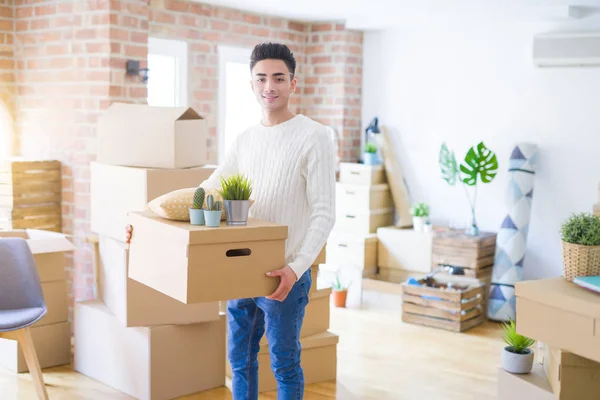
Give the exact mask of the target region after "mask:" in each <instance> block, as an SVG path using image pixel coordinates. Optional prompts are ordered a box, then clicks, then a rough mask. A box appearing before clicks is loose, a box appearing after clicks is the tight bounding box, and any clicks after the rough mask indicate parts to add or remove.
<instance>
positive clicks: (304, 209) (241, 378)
mask: <svg viewBox="0 0 600 400" xmlns="http://www.w3.org/2000/svg"><path fill="white" fill-rule="evenodd" d="M250 72H251V76H252V80H251V82H250V86H251V88H252V90H253V92H254V94H255V96H256V99H257V101H258V102H259V104H260V105H261V107H262V120H261V122H260V123H259V124H257V125H255V126H252V127H250V128H248V129H247V130H246V131H244V132H243V133H241V134H240V135H239V136H238V138H237V139H236V141H235V142H234V143H233V144H232V146H231V149H230V150H229V152H228V154H227V157H226V160H225V162H224V163H222V164H221V165H220V166H219V167H218V168H217V170H215V172H214V173H213V174H212V175H211V177H210V178H209V179H207V180H206V181H204V182H203V183H202V184H201V185H200V186H202V187H203V188H205V189H208V188H215V187H219V184H220V177H226V176H228V175H231V174H234V173H242V174H244V175H246V176H247V177H248V178H250V179H251V180H252V181H253V187H254V191H253V195H252V197H253V199H254V204H253V206H252V207H251V208H250V218H256V219H260V220H264V221H270V222H274V223H278V224H282V225H286V226H288V239H287V241H286V265H284V266H282V268H280V269H277V270H275V271H272V272H269V273H268V274H267V275H268V276H270V277H273V278H274V279H277V278H278V279H279V286H278V288H277V289H276V290H275V292H274V293H272V294H271V295H270V296H267V297H258V298H248V299H239V300H230V301H228V302H227V311H228V312H227V314H228V336H227V340H228V358H229V362H230V364H231V369H232V373H233V376H232V386H233V390H232V391H233V399H234V400H253V399H257V398H258V351H259V348H260V345H259V342H260V339H261V338H262V336H263V334H265V333H266V336H267V341H268V344H269V351H270V355H271V369H272V371H273V373H274V375H275V378H276V379H277V383H278V389H277V391H278V399H282V400H283V399H285V400H287V399H302V398H303V395H304V374H303V371H302V368H301V366H300V354H301V346H300V329H301V328H302V322H303V319H304V310H305V307H306V305H307V304H308V294H309V290H310V287H311V284H312V279H311V274H310V267H311V265H312V264H313V262H314V260H315V259H316V258H317V256H318V254H319V253H320V252H321V250H322V248H323V246H324V245H325V242H326V240H327V238H328V236H329V233H330V232H331V229H332V228H333V225H334V223H335V154H334V150H333V142H332V140H331V139H330V137H329V132H328V131H327V129H326V128H325V127H324V126H323V125H321V124H319V123H317V122H315V121H313V120H311V119H309V118H307V117H305V116H303V115H301V114H297V115H296V114H294V113H292V112H291V111H290V109H289V104H288V103H289V98H290V96H291V95H292V93H294V91H295V89H296V77H295V73H296V60H295V59H294V56H293V54H292V52H291V51H290V50H289V49H288V48H287V46H284V45H281V44H274V43H263V44H259V45H257V46H256V47H255V48H254V50H253V52H252V56H251V59H250ZM130 237H131V228H129V229H128V234H127V239H128V240H129V239H130ZM232 278H233V277H232Z"/></svg>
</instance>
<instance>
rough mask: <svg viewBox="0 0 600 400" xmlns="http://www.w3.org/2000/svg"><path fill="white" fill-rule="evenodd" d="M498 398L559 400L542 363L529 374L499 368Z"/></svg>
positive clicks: (511, 399)
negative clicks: (553, 391) (513, 372)
mask: <svg viewBox="0 0 600 400" xmlns="http://www.w3.org/2000/svg"><path fill="white" fill-rule="evenodd" d="M498 400H558V398H557V397H556V396H555V395H554V394H553V393H552V388H551V387H550V384H549V383H548V379H546V376H545V375H544V370H543V369H542V365H541V364H534V365H533V369H532V370H531V372H530V373H529V374H511V373H510V372H506V371H505V370H504V369H502V368H499V369H498Z"/></svg>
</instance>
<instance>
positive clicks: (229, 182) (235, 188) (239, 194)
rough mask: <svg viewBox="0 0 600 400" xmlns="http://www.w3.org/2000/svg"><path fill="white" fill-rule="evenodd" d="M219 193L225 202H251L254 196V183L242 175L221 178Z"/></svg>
mask: <svg viewBox="0 0 600 400" xmlns="http://www.w3.org/2000/svg"><path fill="white" fill-rule="evenodd" d="M218 192H219V195H220V196H221V197H222V198H223V200H249V199H250V195H251V194H252V181H250V180H249V179H248V178H246V177H245V176H244V175H241V174H234V175H231V176H230V177H228V178H221V189H219V190H218Z"/></svg>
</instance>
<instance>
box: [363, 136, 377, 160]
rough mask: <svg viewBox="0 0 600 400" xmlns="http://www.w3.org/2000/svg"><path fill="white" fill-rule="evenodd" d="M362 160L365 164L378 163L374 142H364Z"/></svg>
mask: <svg viewBox="0 0 600 400" xmlns="http://www.w3.org/2000/svg"><path fill="white" fill-rule="evenodd" d="M363 160H364V161H363V162H364V164H365V165H377V164H379V161H378V160H377V145H376V144H375V143H373V142H368V143H367V144H365V151H364V154H363Z"/></svg>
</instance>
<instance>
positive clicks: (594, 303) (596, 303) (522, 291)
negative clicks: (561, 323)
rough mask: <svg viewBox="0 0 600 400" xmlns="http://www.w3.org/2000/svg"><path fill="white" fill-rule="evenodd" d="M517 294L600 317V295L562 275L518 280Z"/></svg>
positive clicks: (578, 312)
mask: <svg viewBox="0 0 600 400" xmlns="http://www.w3.org/2000/svg"><path fill="white" fill-rule="evenodd" d="M515 295H516V296H517V298H519V297H522V298H525V299H529V300H531V301H535V302H537V303H541V304H545V305H548V306H550V307H555V308H558V309H561V310H566V311H571V312H574V313H576V314H583V315H587V316H592V317H597V318H600V295H598V294H596V293H592V292H591V291H588V290H586V289H584V288H582V287H579V286H577V285H576V284H574V283H571V282H569V281H567V280H566V279H564V278H562V277H558V278H549V279H536V280H530V281H521V282H517V284H516V285H515ZM517 301H518V300H517Z"/></svg>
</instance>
